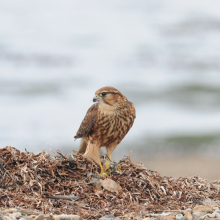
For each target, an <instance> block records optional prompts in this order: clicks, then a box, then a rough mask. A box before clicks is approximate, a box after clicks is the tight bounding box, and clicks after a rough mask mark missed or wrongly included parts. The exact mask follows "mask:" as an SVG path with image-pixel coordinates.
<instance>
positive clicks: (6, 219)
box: [2, 216, 16, 220]
mask: <svg viewBox="0 0 220 220" xmlns="http://www.w3.org/2000/svg"><path fill="white" fill-rule="evenodd" d="M2 220H14V219H12V218H10V217H9V216H3V218H2ZM15 220H16V218H15Z"/></svg>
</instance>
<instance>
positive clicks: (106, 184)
mask: <svg viewBox="0 0 220 220" xmlns="http://www.w3.org/2000/svg"><path fill="white" fill-rule="evenodd" d="M102 186H103V188H104V189H106V190H108V191H110V192H119V191H120V190H121V189H122V188H121V186H120V185H119V184H118V183H116V182H115V181H114V180H111V179H104V180H102Z"/></svg>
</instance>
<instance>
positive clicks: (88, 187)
mask: <svg viewBox="0 0 220 220" xmlns="http://www.w3.org/2000/svg"><path fill="white" fill-rule="evenodd" d="M119 164H120V170H121V171H117V170H116V171H114V172H111V173H110V174H109V175H102V176H100V175H99V166H98V165H96V164H95V163H94V162H93V161H91V160H89V159H86V158H84V157H83V156H82V155H76V154H71V155H69V156H65V155H62V154H61V153H60V152H58V153H56V154H55V155H54V156H51V155H50V154H48V153H46V152H45V151H42V152H40V153H38V154H34V153H30V152H20V151H19V150H17V149H16V148H13V147H10V146H7V147H5V148H1V149H0V208H1V209H3V208H20V209H31V210H36V211H40V212H42V213H45V214H48V213H54V214H57V215H59V214H76V215H79V216H81V217H82V218H83V219H98V218H100V217H102V216H105V215H109V214H111V215H114V216H118V217H121V218H127V219H129V218H128V217H131V216H137V215H143V216H144V213H153V212H154V213H155V212H163V211H165V210H166V211H167V210H184V209H187V208H193V207H194V206H195V205H197V204H200V203H202V202H203V201H204V200H206V199H212V200H219V199H220V181H213V182H209V181H207V180H204V179H202V178H199V177H198V176H195V177H188V178H187V177H184V178H172V177H162V176H161V175H160V174H159V173H158V172H155V171H151V170H148V169H147V168H145V167H143V166H142V165H141V164H136V163H134V162H132V160H131V158H130V157H124V158H123V159H122V160H120V161H119Z"/></svg>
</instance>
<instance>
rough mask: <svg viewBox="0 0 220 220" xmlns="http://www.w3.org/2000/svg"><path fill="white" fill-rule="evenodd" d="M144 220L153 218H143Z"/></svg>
mask: <svg viewBox="0 0 220 220" xmlns="http://www.w3.org/2000/svg"><path fill="white" fill-rule="evenodd" d="M142 220H151V218H149V217H148V218H143V219H142Z"/></svg>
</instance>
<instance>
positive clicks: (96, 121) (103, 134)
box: [74, 86, 136, 173]
mask: <svg viewBox="0 0 220 220" xmlns="http://www.w3.org/2000/svg"><path fill="white" fill-rule="evenodd" d="M93 102H97V103H95V104H93V105H92V106H91V107H90V108H89V109H88V111H87V113H86V116H85V118H84V119H83V121H82V123H81V125H80V127H79V130H78V131H77V133H76V136H74V138H75V139H77V138H81V142H80V147H79V150H78V153H81V154H84V156H86V157H89V158H91V159H93V160H94V161H95V162H96V163H98V164H99V165H100V167H101V173H102V172H103V168H102V165H101V162H100V159H99V151H100V148H101V147H106V150H107V155H108V157H109V158H110V159H111V153H112V152H113V151H114V149H115V148H116V147H117V145H118V144H119V143H120V142H121V140H122V139H123V138H124V137H125V135H126V134H127V133H128V131H129V130H130V128H131V127H132V125H133V123H134V119H135V117H136V114H135V108H134V105H133V103H132V102H129V101H128V100H127V98H126V97H125V96H124V95H123V94H122V93H121V92H120V91H118V90H117V89H115V88H113V87H111V86H106V87H103V88H100V89H99V90H97V91H96V93H95V96H94V98H93Z"/></svg>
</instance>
